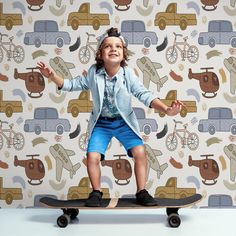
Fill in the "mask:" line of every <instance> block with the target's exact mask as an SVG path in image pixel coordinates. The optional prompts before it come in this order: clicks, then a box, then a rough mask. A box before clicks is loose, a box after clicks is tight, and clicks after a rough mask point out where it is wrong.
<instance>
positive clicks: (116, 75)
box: [97, 67, 124, 78]
mask: <svg viewBox="0 0 236 236" xmlns="http://www.w3.org/2000/svg"><path fill="white" fill-rule="evenodd" d="M123 70H124V68H123V67H120V69H119V70H118V72H117V73H116V74H115V75H114V76H113V78H114V77H119V76H120V75H122V74H123V73H124V72H123ZM97 74H99V75H106V76H108V75H107V72H106V70H105V68H104V67H102V68H100V69H99V70H98V71H97Z"/></svg>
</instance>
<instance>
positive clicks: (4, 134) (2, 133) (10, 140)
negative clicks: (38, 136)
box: [0, 120, 25, 151]
mask: <svg viewBox="0 0 236 236" xmlns="http://www.w3.org/2000/svg"><path fill="white" fill-rule="evenodd" d="M4 123H5V124H8V122H7V121H1V120H0V150H1V149H2V147H3V144H4V138H5V139H6V141H7V147H8V148H10V147H11V146H13V147H14V148H15V149H16V150H18V151H20V150H22V149H23V147H24V144H25V138H24V136H23V135H22V134H21V133H19V132H18V133H16V132H15V131H14V130H13V124H10V125H9V128H8V129H3V128H2V125H3V124H4Z"/></svg>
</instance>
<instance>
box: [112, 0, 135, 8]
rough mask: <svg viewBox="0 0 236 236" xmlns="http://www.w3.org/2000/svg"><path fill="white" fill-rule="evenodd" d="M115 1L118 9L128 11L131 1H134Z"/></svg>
mask: <svg viewBox="0 0 236 236" xmlns="http://www.w3.org/2000/svg"><path fill="white" fill-rule="evenodd" d="M113 1H114V3H115V4H116V5H117V6H115V8H116V10H118V11H127V10H128V9H129V8H130V6H129V5H130V3H131V2H132V0H113ZM122 7H124V8H122Z"/></svg>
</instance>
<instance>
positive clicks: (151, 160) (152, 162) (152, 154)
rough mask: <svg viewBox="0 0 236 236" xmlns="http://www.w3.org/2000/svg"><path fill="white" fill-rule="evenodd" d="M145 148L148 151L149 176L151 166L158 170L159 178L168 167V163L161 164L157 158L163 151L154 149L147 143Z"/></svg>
mask: <svg viewBox="0 0 236 236" xmlns="http://www.w3.org/2000/svg"><path fill="white" fill-rule="evenodd" d="M145 149H146V153H147V159H148V163H147V176H148V175H149V171H150V168H151V169H153V170H154V171H156V172H157V178H158V179H160V177H161V175H162V174H163V172H164V170H165V169H166V168H167V167H168V164H167V163H164V164H162V165H160V163H159V161H158V160H157V158H156V157H157V156H160V155H162V152H161V151H160V150H157V149H152V148H151V147H150V146H149V145H148V144H145Z"/></svg>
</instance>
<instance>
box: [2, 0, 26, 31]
mask: <svg viewBox="0 0 236 236" xmlns="http://www.w3.org/2000/svg"><path fill="white" fill-rule="evenodd" d="M0 25H4V26H5V27H6V29H7V30H11V29H12V27H13V25H23V20H22V14H14V13H3V3H2V2H1V3H0Z"/></svg>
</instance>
